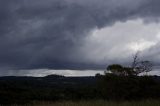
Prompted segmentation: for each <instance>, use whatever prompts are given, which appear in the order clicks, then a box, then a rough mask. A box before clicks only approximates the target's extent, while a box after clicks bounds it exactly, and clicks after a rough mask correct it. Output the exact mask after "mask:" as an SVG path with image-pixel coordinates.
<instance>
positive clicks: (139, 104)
mask: <svg viewBox="0 0 160 106" xmlns="http://www.w3.org/2000/svg"><path fill="white" fill-rule="evenodd" d="M1 106H3V105H1ZM11 106H22V105H11ZM24 106H160V101H159V100H144V101H123V102H117V101H104V100H96V101H77V102H76V101H61V102H60V101H58V102H33V103H31V104H26V105H24Z"/></svg>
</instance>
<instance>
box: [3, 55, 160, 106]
mask: <svg viewBox="0 0 160 106" xmlns="http://www.w3.org/2000/svg"><path fill="white" fill-rule="evenodd" d="M151 70H152V64H151V63H150V62H149V61H139V59H138V55H137V54H136V55H135V56H134V59H133V63H132V65H131V66H130V67H126V66H122V65H119V64H112V65H109V66H108V67H107V71H109V72H110V73H108V72H106V73H105V75H100V74H96V76H95V77H64V76H60V75H48V76H46V77H0V104H3V105H11V104H21V105H22V104H23V105H24V104H33V101H38V102H41V101H44V103H45V104H43V103H40V105H39V104H38V106H47V105H48V106H51V105H55V106H66V105H69V106H75V105H76V106H82V105H83V106H99V105H101V106H106V105H107V106H117V105H118V106H122V105H123V106H125V105H126V106H136V105H138V106H140V105H145V106H147V105H148V106H152V105H153V106H154V105H156V104H158V103H159V102H157V101H153V100H152V101H144V100H148V99H155V100H160V77H158V76H147V74H146V76H138V74H139V73H142V72H146V73H147V72H149V71H151ZM97 100H101V101H97ZM47 101H49V102H54V103H52V104H50V103H47ZM58 101H66V102H62V103H61V102H58ZM69 101H70V102H69ZM71 101H80V102H71ZM107 101H116V102H107ZM123 101H128V102H123ZM132 101H137V102H132ZM138 101H143V102H138ZM117 102H118V103H117ZM145 102H147V104H145ZM151 102H153V104H152V103H151ZM46 103H47V104H46ZM36 105H37V104H33V106H36ZM157 106H158V105H157Z"/></svg>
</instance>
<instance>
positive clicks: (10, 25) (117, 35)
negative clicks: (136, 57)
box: [0, 0, 160, 73]
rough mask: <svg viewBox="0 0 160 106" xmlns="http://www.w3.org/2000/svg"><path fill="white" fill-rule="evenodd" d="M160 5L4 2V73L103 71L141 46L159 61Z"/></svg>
mask: <svg viewBox="0 0 160 106" xmlns="http://www.w3.org/2000/svg"><path fill="white" fill-rule="evenodd" d="M159 5H160V1H159V0H134V1H133V0H121V1H119V0H78V1H77V0H76V1H75V0H45V1H44V0H14V1H11V0H5V1H0V70H1V73H3V70H19V69H41V68H47V69H49V68H50V69H100V68H102V69H103V68H104V66H105V65H106V64H109V63H113V62H120V63H124V64H125V63H127V62H128V61H130V58H129V55H130V54H131V53H132V52H134V50H135V49H136V48H139V49H143V55H144V56H146V57H147V56H150V58H151V59H152V60H153V61H155V63H156V64H159V61H158V58H159V57H160V56H159V50H158V49H157V48H158V47H159V40H157V39H158V38H157V36H159V35H158V33H159V28H160V24H159V17H160V12H159V10H160V7H159ZM137 42H138V43H139V45H138V47H135V46H137ZM123 47H124V48H123ZM120 48H121V49H120ZM133 49H134V50H133ZM124 53H126V54H125V55H124ZM122 54H123V55H122Z"/></svg>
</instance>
